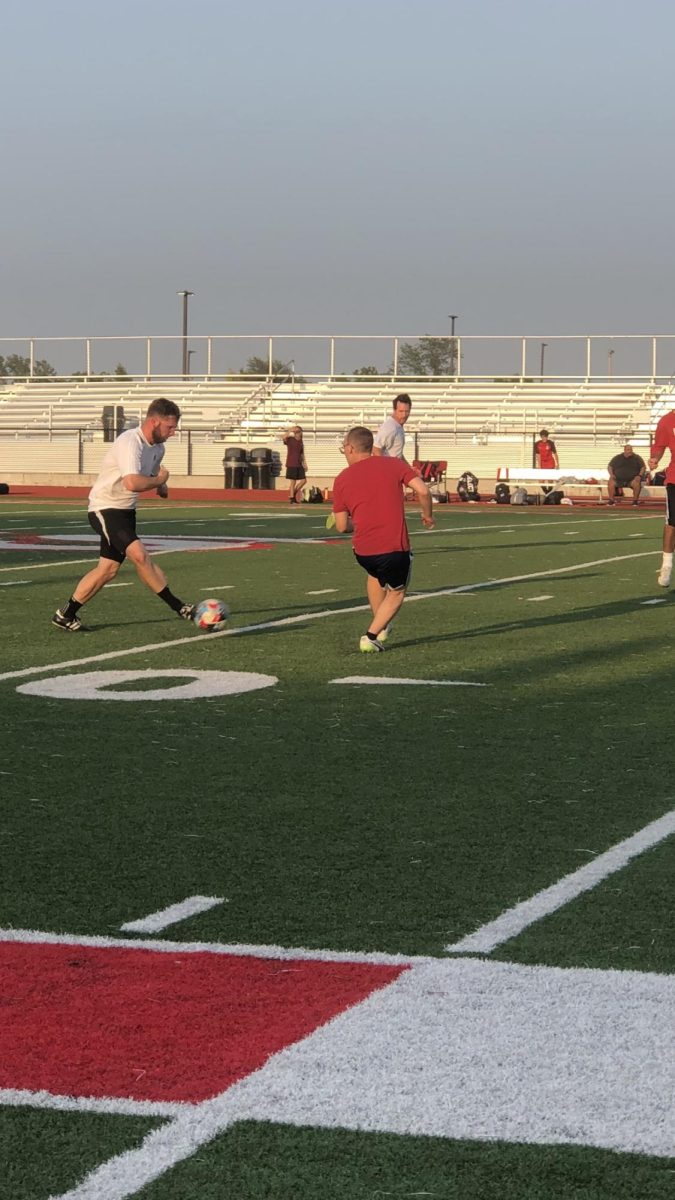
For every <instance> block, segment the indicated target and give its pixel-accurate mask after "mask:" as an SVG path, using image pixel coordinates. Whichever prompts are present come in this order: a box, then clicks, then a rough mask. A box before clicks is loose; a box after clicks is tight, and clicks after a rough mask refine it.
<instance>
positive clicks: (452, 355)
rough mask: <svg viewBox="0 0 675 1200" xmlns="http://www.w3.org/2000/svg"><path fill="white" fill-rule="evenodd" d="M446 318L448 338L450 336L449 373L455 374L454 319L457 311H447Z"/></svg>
mask: <svg viewBox="0 0 675 1200" xmlns="http://www.w3.org/2000/svg"><path fill="white" fill-rule="evenodd" d="M448 320H449V322H450V338H451V341H450V374H451V375H456V374H457V342H456V341H455V321H456V320H457V313H448Z"/></svg>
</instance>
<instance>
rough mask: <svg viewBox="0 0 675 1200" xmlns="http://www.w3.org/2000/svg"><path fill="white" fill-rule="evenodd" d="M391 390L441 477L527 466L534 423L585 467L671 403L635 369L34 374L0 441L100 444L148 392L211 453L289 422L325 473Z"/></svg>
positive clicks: (416, 454)
mask: <svg viewBox="0 0 675 1200" xmlns="http://www.w3.org/2000/svg"><path fill="white" fill-rule="evenodd" d="M400 392H407V393H409V394H410V396H411V397H412V401H413V407H412V413H411V417H410V420H409V422H408V425H407V426H406V436H407V441H408V445H409V447H410V449H409V452H408V456H409V458H410V460H412V459H413V458H418V459H431V460H439V459H442V460H445V461H447V464H448V467H447V478H448V480H449V481H450V480H452V479H453V478H456V477H457V475H459V474H461V472H462V471H464V470H468V469H470V470H472V471H473V472H474V473H475V474H477V475H478V476H479V477H481V476H482V477H483V478H486V477H488V476H489V477H491V478H494V477H495V473H496V468H497V467H498V466H501V465H504V464H505V463H509V462H510V463H511V464H512V465H517V464H520V465H522V466H531V465H532V442H533V435H534V434H536V433H537V432H538V431H539V430H540V429H542V428H546V429H548V430H549V431H550V433H551V436H552V437H553V438H554V440H555V441H556V443H557V445H558V450H559V453H560V458H561V465H564V463H565V462H568V463H571V462H572V461H574V463H575V464H576V465H577V466H588V469H589V471H593V470H594V469H598V468H600V467H603V466H605V465H606V463H607V461H608V459H609V458H610V457H611V456H612V455H613V454H614V453H616V449H617V447H618V446H619V445H621V444H623V442H625V441H627V440H632V441H636V442H637V443H638V444H642V445H643V446H644V445H645V444H646V442H647V441H648V440H649V433H650V430H651V429H653V427H654V424H655V422H656V420H657V419H658V416H659V415H660V412H661V411H662V410H663V409H664V408H669V407H671V406H672V404H673V399H672V383H668V384H665V383H661V384H656V383H654V382H653V381H650V380H649V379H647V378H642V379H640V378H631V379H607V378H602V379H597V380H596V379H591V380H582V379H568V378H567V379H543V380H519V379H517V378H514V379H504V380H496V379H484V378H478V377H477V378H462V379H454V378H429V377H427V378H411V377H399V378H396V379H392V378H391V377H388V376H360V377H354V376H340V377H333V378H328V377H325V378H320V379H313V380H311V381H305V380H303V379H300V378H288V379H286V380H284V381H283V382H281V383H278V382H276V381H275V380H274V379H266V378H263V377H255V376H250V375H243V374H242V375H228V376H223V377H218V378H211V379H207V378H204V377H199V376H197V377H190V378H187V379H185V378H166V377H163V378H155V379H140V378H138V377H126V376H125V377H119V376H108V377H106V378H101V377H99V378H97V379H86V378H78V379H72V378H71V379H58V378H45V379H37V378H36V379H31V380H26V381H17V382H15V383H6V384H5V386H4V387H3V388H0V440H1V441H2V442H3V443H4V444H7V442H8V440H9V439H13V440H14V441H15V442H16V443H19V442H21V441H25V440H27V439H30V441H31V442H32V443H33V444H34V443H35V441H36V440H42V441H49V442H52V441H58V439H78V438H79V439H84V440H86V441H94V442H96V441H102V440H104V421H103V412H104V409H106V408H108V409H109V408H110V406H114V409H115V413H116V415H117V412H118V410H119V409H120V408H121V409H122V410H123V420H124V423H125V424H126V425H127V426H128V425H130V424H136V423H137V422H138V421H139V420H140V419H141V418H142V416H143V414H144V412H145V410H146V408H147V406H148V404H149V403H150V401H151V400H153V399H155V398H156V397H157V396H166V397H168V398H170V399H173V400H175V401H176V403H177V404H179V405H180V408H181V410H182V414H183V416H182V421H181V432H180V434H179V438H182V439H185V438H186V437H187V436H188V435H189V437H190V438H191V439H193V440H194V441H195V443H209V442H210V443H217V444H218V454H220V450H221V447H225V446H227V445H232V446H237V445H241V446H244V447H253V446H264V445H270V446H272V447H276V449H277V450H283V447H282V446H281V443H280V440H279V438H280V431H281V430H282V429H285V428H288V427H289V426H290V425H294V424H299V425H301V426H302V427H303V430H304V438H305V445H306V448H307V457H308V461H309V471H310V475H311V476H313V477H315V478H317V477H323V478H332V476H333V475H334V474H335V473H336V471H338V470H340V469H341V467H342V466H343V465H344V459H343V458H342V457H341V455H340V453H339V442H340V437H341V435H342V434H343V433H344V432H345V431H346V430H347V429H348V428H349V427H350V426H352V425H355V424H362V425H365V426H367V427H368V428H371V429H376V428H377V426H378V425H379V424H380V423H381V421H382V420H383V419H384V417H385V416H387V415H388V414H389V412H390V411H391V407H392V401H393V399H394V397H395V396H396V395H397V394H399V393H400ZM177 440H178V439H177ZM212 457H213V461H216V458H215V447H214V452H213V456H212ZM218 461H220V460H218Z"/></svg>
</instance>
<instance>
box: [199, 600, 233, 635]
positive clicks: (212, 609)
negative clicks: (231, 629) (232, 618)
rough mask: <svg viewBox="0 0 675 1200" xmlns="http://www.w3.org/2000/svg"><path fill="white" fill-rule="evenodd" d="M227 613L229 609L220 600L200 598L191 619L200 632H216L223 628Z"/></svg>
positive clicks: (228, 613)
mask: <svg viewBox="0 0 675 1200" xmlns="http://www.w3.org/2000/svg"><path fill="white" fill-rule="evenodd" d="M229 615H230V610H229V608H228V607H227V605H226V604H223V602H222V600H201V601H200V602H199V604H198V605H197V607H196V609H195V615H194V618H193V620H194V623H195V625H196V626H197V629H201V631H202V633H218V632H219V630H221V629H224V628H225V626H226V624H227V621H228V618H229Z"/></svg>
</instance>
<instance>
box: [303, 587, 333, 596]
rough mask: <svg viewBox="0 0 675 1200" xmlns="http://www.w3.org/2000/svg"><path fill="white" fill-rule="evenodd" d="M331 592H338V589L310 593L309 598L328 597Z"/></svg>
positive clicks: (324, 589) (323, 589) (325, 589)
mask: <svg viewBox="0 0 675 1200" xmlns="http://www.w3.org/2000/svg"><path fill="white" fill-rule="evenodd" d="M329 592H337V588H320V589H319V591H318V592H308V593H307V595H308V596H327V595H328V593H329Z"/></svg>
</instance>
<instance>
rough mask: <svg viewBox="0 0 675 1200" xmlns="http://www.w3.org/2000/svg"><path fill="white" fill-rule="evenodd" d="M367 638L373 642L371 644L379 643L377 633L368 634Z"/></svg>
mask: <svg viewBox="0 0 675 1200" xmlns="http://www.w3.org/2000/svg"><path fill="white" fill-rule="evenodd" d="M366 637H369V638H370V640H371V642H376V641H377V634H376V633H367V634H366Z"/></svg>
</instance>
